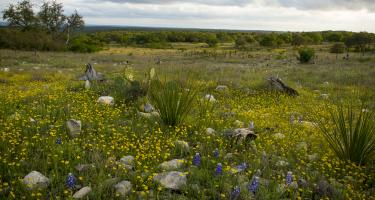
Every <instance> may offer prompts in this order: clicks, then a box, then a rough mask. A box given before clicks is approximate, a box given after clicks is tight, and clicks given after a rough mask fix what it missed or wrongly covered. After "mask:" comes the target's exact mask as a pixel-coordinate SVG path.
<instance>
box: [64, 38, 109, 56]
mask: <svg viewBox="0 0 375 200" xmlns="http://www.w3.org/2000/svg"><path fill="white" fill-rule="evenodd" d="M102 47H103V44H102V43H101V42H100V41H98V40H96V39H94V38H91V37H89V36H87V35H81V36H78V37H76V38H74V39H73V40H72V41H71V43H70V45H69V50H71V51H74V52H81V53H93V52H97V51H100V50H102Z"/></svg>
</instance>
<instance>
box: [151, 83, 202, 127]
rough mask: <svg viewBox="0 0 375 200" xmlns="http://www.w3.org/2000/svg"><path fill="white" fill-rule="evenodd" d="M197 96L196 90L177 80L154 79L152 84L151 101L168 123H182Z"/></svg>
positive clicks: (162, 118)
mask: <svg viewBox="0 0 375 200" xmlns="http://www.w3.org/2000/svg"><path fill="white" fill-rule="evenodd" d="M195 96H196V93H195V92H194V91H192V90H191V89H185V88H183V87H182V86H181V84H180V83H179V82H177V81H168V82H165V83H162V82H160V81H159V80H153V81H151V84H150V90H149V99H150V102H151V104H152V105H154V107H155V109H156V111H157V112H158V113H159V114H160V118H161V120H162V121H163V123H164V124H166V125H171V126H175V125H177V124H179V123H181V122H182V121H183V120H184V119H185V118H186V116H187V114H188V113H189V112H190V110H191V108H192V105H193V101H194V99H195Z"/></svg>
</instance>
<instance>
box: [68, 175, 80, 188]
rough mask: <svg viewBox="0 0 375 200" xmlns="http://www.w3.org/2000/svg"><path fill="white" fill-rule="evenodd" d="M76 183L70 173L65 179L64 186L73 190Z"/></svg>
mask: <svg viewBox="0 0 375 200" xmlns="http://www.w3.org/2000/svg"><path fill="white" fill-rule="evenodd" d="M76 181H77V179H76V177H75V176H74V175H73V174H72V173H69V174H68V176H67V177H66V186H68V187H69V188H74V186H75V185H76Z"/></svg>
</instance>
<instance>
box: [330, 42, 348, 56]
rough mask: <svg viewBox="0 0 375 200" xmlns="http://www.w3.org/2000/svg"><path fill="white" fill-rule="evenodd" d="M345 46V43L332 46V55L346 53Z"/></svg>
mask: <svg viewBox="0 0 375 200" xmlns="http://www.w3.org/2000/svg"><path fill="white" fill-rule="evenodd" d="M345 47H346V46H345V44H344V43H335V44H334V45H332V47H331V51H330V52H331V53H337V54H339V53H344V51H345Z"/></svg>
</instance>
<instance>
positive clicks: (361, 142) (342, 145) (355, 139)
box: [319, 106, 375, 165]
mask: <svg viewBox="0 0 375 200" xmlns="http://www.w3.org/2000/svg"><path fill="white" fill-rule="evenodd" d="M330 116H331V118H330V120H331V123H333V129H329V128H327V124H325V123H323V122H320V123H319V127H320V129H321V131H322V133H323V135H324V137H325V139H326V140H327V142H328V143H329V145H330V147H331V148H332V150H333V151H334V152H335V154H336V155H337V156H338V157H339V158H340V159H343V160H350V161H352V162H354V163H356V164H359V165H360V164H365V163H367V162H370V161H372V160H373V159H374V154H375V117H374V113H373V112H369V111H367V110H362V111H359V112H355V111H354V110H353V108H352V107H348V108H347V109H344V108H343V106H338V107H337V108H336V109H335V110H333V111H331V115H330Z"/></svg>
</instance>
